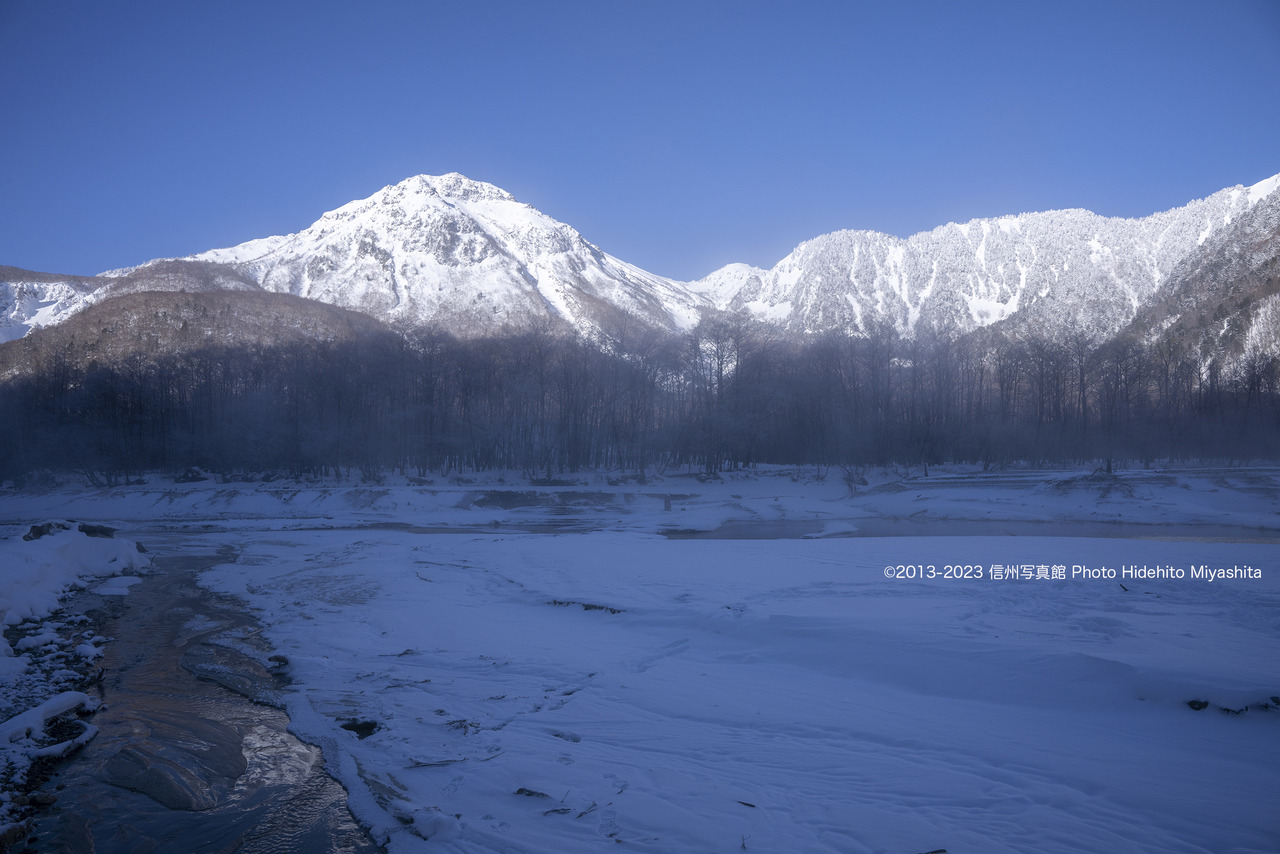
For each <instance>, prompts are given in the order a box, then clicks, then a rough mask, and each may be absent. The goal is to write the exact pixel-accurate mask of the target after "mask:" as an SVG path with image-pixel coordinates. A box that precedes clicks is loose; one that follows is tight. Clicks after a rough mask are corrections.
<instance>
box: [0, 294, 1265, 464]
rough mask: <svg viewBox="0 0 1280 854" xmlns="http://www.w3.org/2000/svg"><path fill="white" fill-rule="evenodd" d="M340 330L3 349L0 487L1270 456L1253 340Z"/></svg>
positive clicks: (763, 328) (34, 342) (720, 326)
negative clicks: (1198, 343) (1205, 346)
mask: <svg viewBox="0 0 1280 854" xmlns="http://www.w3.org/2000/svg"><path fill="white" fill-rule="evenodd" d="M138 298H139V299H140V298H142V297H138ZM255 299H257V297H255ZM135 320H136V318H135ZM166 322H170V323H172V322H174V318H172V317H169V316H167V315H166ZM183 322H184V324H185V323H186V322H187V321H186V320H184V321H183ZM268 322H269V320H268V321H264V323H268ZM343 322H344V323H346V326H343V334H341V335H330V336H328V337H324V338H320V337H316V336H315V335H314V334H310V335H301V336H293V337H292V338H290V337H287V336H286V337H283V338H282V337H280V336H276V337H272V336H258V337H257V338H256V339H254V340H239V341H233V342H231V343H212V342H216V341H224V342H225V341H228V338H227V336H209V335H193V336H192V337H191V338H190V340H189V341H188V343H187V345H186V346H182V347H173V346H164V347H157V346H154V342H153V344H152V346H148V347H145V348H138V347H135V348H133V349H130V348H127V347H116V348H114V349H112V348H106V347H104V346H102V345H101V341H100V339H99V340H96V341H95V342H94V343H93V344H92V346H90V345H89V344H88V343H87V342H82V343H77V339H76V337H75V335H74V334H73V333H70V332H63V333H60V334H59V335H50V336H44V337H38V335H33V336H30V337H29V338H28V339H25V340H23V341H16V342H11V343H10V344H7V345H4V347H0V365H7V368H6V373H5V376H6V377H7V378H6V379H4V380H3V381H0V436H2V437H3V442H0V479H16V480H21V479H22V478H23V477H24V476H26V475H28V474H29V473H32V472H36V471H40V470H45V469H51V470H64V471H65V470H75V471H81V472H84V473H86V474H87V475H88V476H90V477H91V478H94V479H100V480H102V481H103V482H113V481H118V480H120V479H122V478H128V477H131V476H136V475H138V474H141V473H142V472H146V471H168V472H181V471H183V470H185V469H187V468H190V467H198V468H202V469H206V470H209V471H213V472H221V473H278V474H291V475H325V474H330V473H333V472H335V471H339V470H359V471H364V472H366V473H368V474H370V475H374V474H375V473H377V472H380V471H385V470H398V471H402V472H405V473H407V474H412V475H418V476H427V475H429V474H430V473H433V472H434V473H450V472H456V471H467V470H484V469H507V470H517V471H522V472H524V473H525V474H526V475H528V476H529V477H534V478H553V477H556V476H559V475H563V474H566V473H573V472H577V471H581V470H584V469H603V470H611V471H620V472H625V473H629V474H633V475H636V476H639V477H644V476H646V475H648V474H651V473H653V472H655V471H661V470H671V469H681V470H690V471H695V472H703V473H707V474H715V473H717V472H720V471H723V470H727V469H735V468H740V467H743V466H751V465H754V464H758V463H782V464H819V465H840V466H866V465H889V464H905V465H921V464H923V465H930V464H937V463H943V462H968V463H981V464H984V465H999V464H1005V463H1010V462H1014V461H1027V462H1033V463H1056V462H1073V461H1074V462H1082V461H1095V460H1097V461H1101V460H1127V461H1131V462H1150V461H1156V460H1160V461H1163V460H1194V459H1214V460H1220V461H1243V460H1250V459H1263V458H1265V459H1277V458H1280V362H1278V360H1277V359H1276V357H1274V356H1267V355H1263V354H1260V353H1253V354H1252V355H1249V356H1248V357H1247V358H1242V359H1239V360H1236V361H1235V362H1234V363H1232V367H1230V368H1224V367H1222V365H1223V364H1225V363H1224V362H1222V361H1221V360H1218V361H1213V360H1210V361H1208V362H1206V361H1205V360H1203V359H1202V358H1200V356H1199V355H1198V354H1197V353H1195V352H1192V351H1190V350H1188V349H1185V348H1180V347H1179V346H1178V345H1176V344H1175V343H1173V342H1171V341H1169V340H1165V341H1162V342H1159V343H1157V344H1152V345H1146V344H1142V343H1140V342H1139V341H1137V340H1133V339H1127V338H1124V337H1121V338H1117V339H1114V340H1112V341H1110V342H1107V343H1105V344H1101V345H1096V344H1093V343H1090V341H1089V340H1088V339H1087V338H1086V337H1085V336H1084V335H1082V334H1081V335H1077V336H1075V337H1072V336H1070V335H1068V336H1066V339H1065V340H1049V339H1043V340H1041V339H1036V338H1029V339H1026V340H1018V341H1011V340H1005V339H1002V338H999V337H997V336H995V335H990V334H987V335H970V336H965V337H959V338H949V337H947V336H943V335H930V334H926V335H923V336H920V337H916V338H914V339H902V338H899V337H898V336H896V335H895V334H894V333H893V332H892V331H891V330H889V329H884V330H880V331H878V332H876V333H874V334H871V335H869V336H866V337H849V336H844V335H826V336H821V337H813V338H804V339H797V338H795V337H788V336H785V335H783V334H782V333H780V332H779V331H778V330H776V329H774V328H772V327H769V326H767V325H763V324H759V323H756V322H754V321H751V320H748V319H745V318H744V317H742V316H740V315H733V314H724V313H721V314H711V315H708V316H706V317H704V319H703V320H702V322H701V323H699V324H698V325H697V327H696V328H694V329H693V330H692V331H690V332H688V333H683V334H658V333H655V332H653V331H652V330H651V329H649V328H647V327H643V326H641V325H639V324H634V325H628V323H627V321H626V320H625V319H624V320H622V321H620V323H619V324H618V326H617V328H615V329H614V330H613V334H612V335H611V340H610V342H609V343H608V344H599V343H592V342H588V341H586V340H584V339H582V338H580V337H576V336H571V335H568V334H560V333H558V332H556V331H555V330H552V329H549V328H548V329H536V330H533V331H527V332H522V333H519V334H512V335H506V336H501V337H491V338H478V339H465V340H464V339H456V338H453V337H451V336H449V335H448V334H446V333H442V332H438V331H435V332H431V331H419V332H414V333H410V334H401V333H397V332H393V331H391V330H389V329H386V328H385V327H377V326H374V325H371V324H355V325H352V324H350V323H347V322H346V321H343ZM224 323H226V324H231V323H232V320H231V319H224ZM184 328H185V327H184ZM326 328H327V327H326ZM312 332H314V330H312ZM137 335H139V336H142V333H141V332H138V333H137ZM140 340H141V339H140ZM18 347H21V349H20V350H19V349H16V348H18ZM6 350H8V352H7V353H6Z"/></svg>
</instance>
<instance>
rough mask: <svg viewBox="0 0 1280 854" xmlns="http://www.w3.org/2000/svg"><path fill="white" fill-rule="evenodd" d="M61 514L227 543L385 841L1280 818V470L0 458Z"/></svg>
mask: <svg viewBox="0 0 1280 854" xmlns="http://www.w3.org/2000/svg"><path fill="white" fill-rule="evenodd" d="M904 474H909V475H912V476H909V477H904ZM862 480H865V481H867V482H865V483H864V482H862ZM50 516H52V517H57V518H65V517H72V518H77V519H86V520H92V521H96V522H104V523H107V524H113V525H118V526H120V527H121V528H123V529H124V531H123V532H122V533H124V534H126V535H128V536H133V537H136V538H138V539H141V540H143V541H144V542H147V544H148V545H149V546H151V547H152V548H153V550H156V551H163V550H164V549H186V550H193V551H198V552H200V553H206V554H207V553H210V552H213V551H215V550H217V549H219V548H222V547H225V546H228V545H230V546H234V547H235V548H236V549H237V550H238V554H237V557H236V559H235V560H234V562H230V563H226V564H223V565H221V566H218V567H216V568H214V569H213V570H211V571H209V572H207V573H206V574H205V575H204V577H203V581H204V583H205V584H207V585H208V586H209V587H211V588H212V589H215V590H218V591H221V592H229V593H233V594H235V595H237V596H240V597H242V598H244V599H245V600H246V601H247V602H248V603H249V606H250V607H252V608H253V609H255V611H256V612H257V615H258V617H259V619H260V620H261V621H262V622H263V623H264V624H265V633H266V635H267V636H268V637H269V638H270V639H271V640H272V641H273V642H274V644H275V645H276V648H277V651H278V652H279V653H281V654H283V655H285V656H287V658H288V660H289V662H290V675H291V676H292V678H293V680H294V688H295V691H294V692H293V693H292V694H291V695H290V696H289V697H288V700H287V703H288V710H289V713H290V715H291V717H292V719H293V728H294V729H295V730H296V731H297V732H298V733H299V734H300V735H302V736H303V737H304V738H306V739H307V740H310V741H312V742H314V743H317V744H320V745H321V746H322V747H323V748H324V750H325V752H326V756H327V757H328V761H329V764H330V766H331V769H332V771H333V773H334V774H335V775H337V776H338V777H339V778H340V779H341V780H342V782H343V783H344V784H345V785H346V786H347V788H348V789H349V791H350V793H351V804H352V808H353V812H354V813H355V815H356V816H357V818H358V819H359V820H361V821H362V822H365V823H366V824H368V825H369V826H371V827H372V829H373V833H374V835H375V837H376V838H378V839H380V840H384V841H386V843H387V844H388V846H389V849H390V850H391V851H393V852H413V851H459V852H496V851H504V852H505V851H512V852H515V851H528V852H541V851H548V850H556V851H563V852H570V851H595V850H646V851H663V852H665V851H681V852H683V851H696V852H704V851H724V852H728V851H740V850H743V849H744V848H745V850H748V851H753V850H754V851H815V852H817V851H831V852H886V854H898V852H902V854H918V853H919V852H927V851H937V850H940V849H945V850H947V851H948V852H951V854H957V852H984V854H994V853H995V852H1029V851H1035V852H1038V854H1040V853H1041V852H1082V851H1089V852H1236V854H1244V852H1255V853H1256V852H1264V851H1266V852H1274V851H1275V850H1276V849H1277V844H1278V842H1280V818H1277V814H1276V810H1275V804H1277V803H1280V708H1276V707H1277V706H1280V544H1278V543H1280V471H1277V470H1274V469H1233V470H1183V471H1160V472H1154V471H1153V472H1147V471H1141V472H1121V473H1119V474H1118V475H1116V476H1106V475H1102V474H1092V473H1090V472H1003V473H996V474H982V473H980V472H971V471H969V472H966V471H958V470H956V471H949V472H942V471H936V470H935V471H931V472H930V474H929V476H928V477H924V476H923V472H918V471H912V472H909V473H902V472H899V473H886V472H870V473H857V474H850V476H849V477H847V478H846V477H844V476H843V473H842V472H840V471H839V470H832V471H814V470H792V471H788V470H773V471H766V472H756V473H753V474H752V475H751V476H744V477H741V478H736V477H726V479H725V480H723V481H718V482H713V483H703V482H700V481H699V480H697V479H694V478H687V477H673V476H667V477H665V478H662V479H657V480H651V481H650V482H648V483H646V484H643V485H641V484H637V483H634V482H623V483H611V482H610V481H609V480H608V479H607V478H605V477H603V476H599V477H597V476H591V477H584V478H581V479H580V480H579V482H576V483H574V484H572V485H565V486H531V485H529V484H528V482H527V481H521V480H519V479H518V478H516V477H513V476H508V477H507V478H505V479H504V480H502V481H499V480H498V479H497V478H495V477H488V478H470V482H466V481H464V480H456V479H449V478H440V477H437V478H434V482H431V483H426V482H418V483H410V482H408V481H404V480H391V479H389V480H388V481H387V483H386V484H383V485H356V484H334V483H325V484H319V483H318V484H309V485H299V484H284V483H279V482H276V483H267V484H263V483H234V484H224V483H216V482H214V481H212V480H210V481H205V482H201V483H192V484H173V483H167V482H162V481H160V480H159V479H152V482H151V483H149V484H144V485H134V486H129V487H124V488H120V489H114V490H86V489H83V488H73V487H66V488H62V489H55V490H51V491H48V492H45V493H43V494H34V493H17V492H13V491H0V534H5V533H11V532H17V531H18V528H19V525H20V523H23V522H27V523H29V522H30V521H34V520H38V519H41V518H45V517H50ZM1047 523H1052V526H1051V527H1050V526H1048V524H1047ZM23 530H25V528H23ZM937 532H942V533H943V534H946V535H945V536H932V535H930V534H934V533H937ZM965 533H972V534H974V535H972V536H963V535H962V534H965ZM869 534H870V535H871V536H869ZM7 546H8V544H7V543H0V548H6V547H7ZM954 567H958V569H951V570H950V571H948V568H954ZM1126 568H1129V569H1134V568H1136V570H1137V571H1130V572H1128V573H1126ZM1144 568H1145V569H1144ZM1111 573H1114V577H1112V576H1111ZM993 575H998V576H999V578H998V579H996V578H993ZM948 576H952V577H948ZM955 576H959V577H955ZM1192 701H1196V702H1195V705H1196V706H1200V705H1201V704H1204V708H1201V709H1193V708H1192V706H1191V705H1189V703H1191V702H1192ZM620 846H621V847H620Z"/></svg>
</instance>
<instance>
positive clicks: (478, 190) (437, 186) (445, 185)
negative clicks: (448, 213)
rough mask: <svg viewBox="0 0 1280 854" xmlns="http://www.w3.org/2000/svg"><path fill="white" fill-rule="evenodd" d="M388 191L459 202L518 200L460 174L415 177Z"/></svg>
mask: <svg viewBox="0 0 1280 854" xmlns="http://www.w3.org/2000/svg"><path fill="white" fill-rule="evenodd" d="M387 189H388V190H399V191H402V192H426V193H430V194H432V195H436V196H440V197H441V198H446V199H455V200H458V201H503V202H514V201H515V200H516V199H515V197H514V196H512V195H511V194H510V193H508V192H507V191H506V190H503V189H502V188H500V187H495V186H494V185H493V184H489V183H486V182H485V181H475V180H472V179H471V178H468V177H467V176H466V175H463V174H461V173H458V172H449V173H448V174H445V175H414V176H413V177H412V178H408V179H406V180H404V181H401V182H400V183H399V184H393V185H392V186H390V187H388V188H387Z"/></svg>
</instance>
